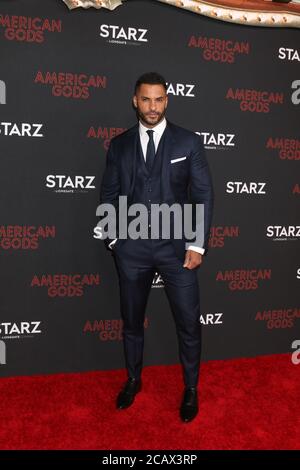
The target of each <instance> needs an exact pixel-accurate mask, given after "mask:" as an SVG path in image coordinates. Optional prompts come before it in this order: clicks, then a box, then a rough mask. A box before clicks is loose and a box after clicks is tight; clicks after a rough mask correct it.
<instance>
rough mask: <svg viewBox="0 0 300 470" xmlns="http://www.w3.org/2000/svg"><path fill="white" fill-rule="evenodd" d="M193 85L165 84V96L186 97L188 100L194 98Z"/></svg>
mask: <svg viewBox="0 0 300 470" xmlns="http://www.w3.org/2000/svg"><path fill="white" fill-rule="evenodd" d="M194 88H195V85H191V84H188V83H186V84H184V83H174V84H173V83H168V82H167V94H168V95H174V96H186V97H188V98H194V97H195V94H194V93H193V91H194Z"/></svg>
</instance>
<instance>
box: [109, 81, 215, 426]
mask: <svg viewBox="0 0 300 470" xmlns="http://www.w3.org/2000/svg"><path fill="white" fill-rule="evenodd" d="M167 104H168V96H167V87H166V81H165V79H164V78H163V77H162V76H161V75H159V74H157V73H154V72H150V73H145V74H144V75H142V76H141V77H140V78H139V79H138V80H137V82H136V85H135V92H134V97H133V105H134V107H135V109H136V111H137V116H138V119H139V122H138V124H136V125H135V126H134V127H132V128H130V129H129V130H127V131H126V132H124V133H123V134H121V135H118V136H117V137H115V138H114V139H112V141H111V143H110V147H109V150H108V153H107V161H106V168H105V172H104V175H103V179H102V184H101V203H109V204H112V206H113V207H114V208H115V209H116V212H117V213H118V211H119V210H120V208H119V207H118V204H119V197H120V196H126V197H127V199H128V202H129V204H130V205H132V204H143V205H144V206H145V207H146V208H147V211H148V212H149V216H150V213H151V210H152V207H153V206H154V205H157V204H168V205H169V206H171V205H173V204H174V203H177V204H179V205H180V206H181V207H183V206H184V204H186V203H190V204H192V205H193V207H195V206H196V205H202V207H203V208H204V213H203V227H202V228H203V237H202V242H201V243H200V246H199V238H194V239H192V238H191V239H189V240H187V238H186V237H185V236H182V237H181V238H178V237H175V236H174V235H172V234H171V235H170V236H169V238H165V237H164V236H162V232H161V231H160V232H159V236H157V237H155V238H153V237H152V238H151V223H150V220H151V217H150V218H149V225H148V228H147V233H148V235H149V237H148V238H145V237H144V238H137V239H134V238H130V237H129V238H122V237H119V232H118V228H119V227H118V223H117V221H116V230H117V231H116V233H117V235H116V238H106V240H105V244H106V246H107V248H108V249H110V250H112V253H113V255H114V257H115V261H116V265H117V270H118V275H119V284H120V298H121V313H122V318H123V324H124V327H123V338H124V339H123V341H124V352H125V360H126V367H127V372H128V380H127V381H126V383H125V384H124V386H123V387H122V389H121V391H120V393H119V395H118V397H117V408H118V409H124V408H128V407H129V406H130V405H132V403H133V401H134V398H135V395H136V394H137V393H138V392H139V391H140V390H141V385H142V381H141V372H142V362H143V347H144V317H145V309H146V304H147V300H148V296H149V293H150V289H151V285H152V280H153V275H154V273H155V272H159V273H160V275H161V277H162V279H163V281H164V286H165V291H166V294H167V297H168V300H169V304H170V307H171V310H172V313H173V316H174V320H175V325H176V331H177V336H178V343H179V357H180V361H181V364H182V368H183V380H184V390H183V397H182V402H181V405H180V417H181V419H182V421H184V422H189V421H191V420H192V419H194V418H195V416H196V415H197V413H198V394H197V387H198V378H199V367H200V353H201V323H200V305H199V287H198V280H197V272H196V270H197V268H198V267H199V266H200V264H201V263H202V257H203V255H205V254H206V253H207V249H208V239H209V232H210V225H211V219H212V211H213V188H212V182H211V176H210V171H209V168H208V164H207V161H206V158H205V154H204V147H203V144H202V141H201V138H200V137H199V136H198V135H196V134H195V133H194V132H192V131H189V130H186V129H183V128H182V127H178V126H175V125H174V124H172V123H171V122H169V121H168V120H166V118H165V112H166V108H167ZM116 220H117V219H116ZM193 220H194V219H193ZM170 225H172V227H171V228H172V229H174V222H172V223H171V222H170ZM144 229H145V227H144ZM197 240H198V242H197Z"/></svg>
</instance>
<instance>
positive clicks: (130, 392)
mask: <svg viewBox="0 0 300 470" xmlns="http://www.w3.org/2000/svg"><path fill="white" fill-rule="evenodd" d="M141 388H142V382H141V381H140V380H137V379H133V378H129V379H128V380H127V382H126V383H125V385H124V387H123V388H122V390H121V391H120V393H119V395H118V398H117V408H118V409H119V410H123V409H125V408H128V407H129V406H130V405H132V403H133V402H134V398H135V396H136V394H137V393H138V392H139V391H140V390H141Z"/></svg>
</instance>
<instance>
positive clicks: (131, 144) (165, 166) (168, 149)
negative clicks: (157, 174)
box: [125, 121, 176, 202]
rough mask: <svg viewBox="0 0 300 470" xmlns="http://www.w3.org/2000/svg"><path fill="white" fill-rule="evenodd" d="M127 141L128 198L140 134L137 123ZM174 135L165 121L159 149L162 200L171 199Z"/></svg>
mask: <svg viewBox="0 0 300 470" xmlns="http://www.w3.org/2000/svg"><path fill="white" fill-rule="evenodd" d="M127 138H128V142H127V145H126V156H125V159H126V167H127V169H128V172H129V174H130V189H129V198H130V197H131V196H132V194H133V191H134V185H135V176H136V162H137V158H138V156H139V146H140V145H141V144H140V136H139V125H138V124H136V125H135V126H134V127H132V128H131V132H130V134H129V135H128V137H127ZM175 142H176V139H175V135H174V129H173V125H172V124H171V123H170V122H169V121H167V126H166V129H165V136H164V143H163V146H162V147H161V148H160V149H159V150H160V157H161V158H162V164H161V199H162V202H168V199H169V201H171V198H172V194H173V191H172V189H171V186H170V160H171V157H172V155H173V150H174V146H175Z"/></svg>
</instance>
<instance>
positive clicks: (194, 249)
mask: <svg viewBox="0 0 300 470" xmlns="http://www.w3.org/2000/svg"><path fill="white" fill-rule="evenodd" d="M187 249H188V250H192V251H196V252H197V253H200V255H203V254H204V253H205V249H204V248H200V247H199V246H193V245H190V246H188V248H187Z"/></svg>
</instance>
